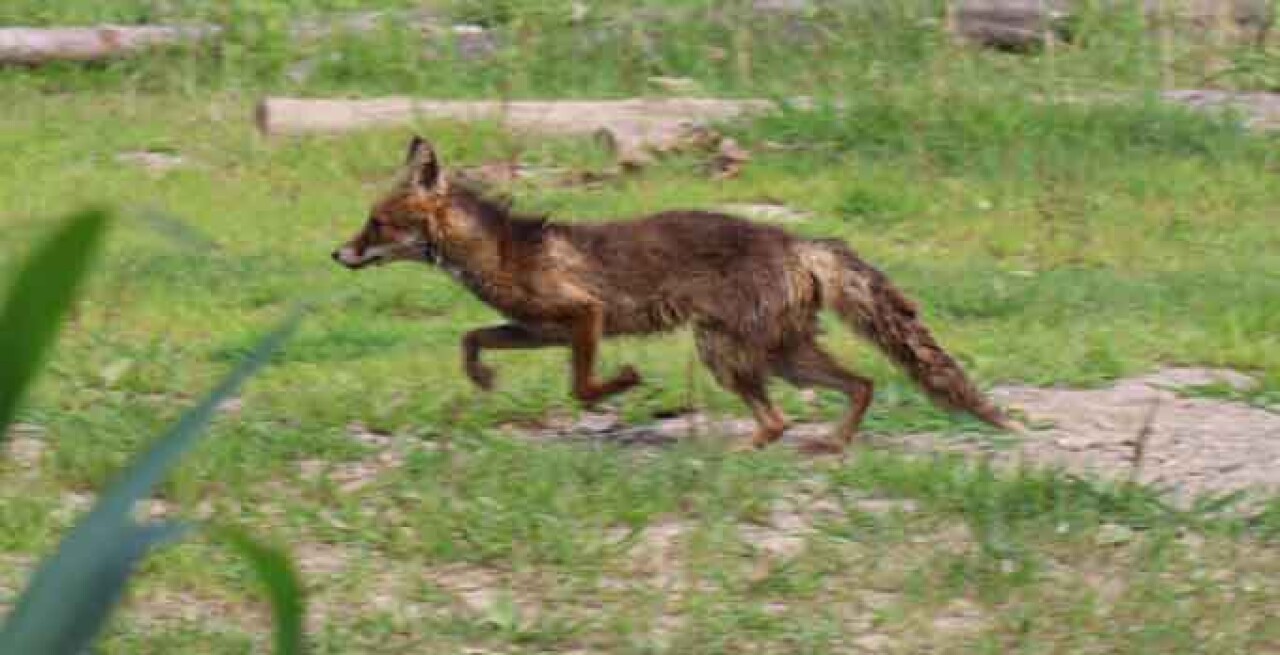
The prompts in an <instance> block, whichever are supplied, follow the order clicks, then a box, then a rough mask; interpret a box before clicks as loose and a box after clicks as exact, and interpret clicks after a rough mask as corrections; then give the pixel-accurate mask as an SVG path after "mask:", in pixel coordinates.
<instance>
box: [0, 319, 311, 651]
mask: <svg viewBox="0 0 1280 655" xmlns="http://www.w3.org/2000/svg"><path fill="white" fill-rule="evenodd" d="M301 317H302V312H301V311H295V312H294V313H293V314H291V315H290V316H289V317H288V318H287V319H286V320H285V321H284V322H283V323H282V324H281V325H280V327H278V328H277V329H276V330H275V331H274V332H272V333H271V334H269V335H268V336H267V337H266V338H264V339H263V340H262V341H261V342H260V343H259V344H258V346H257V347H256V348H255V349H254V350H253V352H252V353H250V355H249V356H248V357H247V358H246V359H245V360H244V361H243V362H241V363H240V365H239V366H237V367H236V368H235V370H234V371H232V372H231V374H230V375H228V376H227V377H226V379H224V380H223V382H222V383H221V384H219V385H218V387H217V388H216V389H214V390H213V392H212V393H210V394H209V395H208V396H206V397H205V399H204V400H203V401H201V403H200V404H199V405H197V406H196V407H194V408H192V409H191V410H189V411H188V412H187V413H186V414H184V415H183V417H182V419H181V420H179V421H178V423H177V425H175V426H174V427H173V428H172V429H171V430H170V431H169V432H168V433H167V434H166V435H165V436H163V437H162V438H161V439H160V440H159V441H157V442H156V443H155V444H154V445H153V446H152V447H151V449H150V450H149V451H148V452H147V453H145V454H144V455H142V456H141V457H140V458H138V459H137V460H135V462H134V463H133V464H132V465H131V466H130V467H129V469H128V470H127V471H125V473H124V474H123V475H122V476H121V477H120V478H119V479H118V480H117V481H116V482H115V484H114V485H113V486H112V487H111V488H110V489H109V490H108V491H107V492H106V493H105V494H104V495H103V496H102V498H101V499H100V500H99V501H98V503H97V504H96V505H95V506H94V508H93V509H92V510H91V511H90V512H89V514H88V516H86V517H85V518H84V519H82V520H81V521H80V522H79V523H78V524H77V525H76V527H75V528H74V529H73V530H72V532H71V534H70V535H68V536H67V537H66V538H65V539H64V540H63V542H62V544H61V546H60V547H59V548H58V551H57V552H56V553H55V554H54V555H53V556H52V557H50V558H49V559H46V560H45V562H44V563H43V564H41V566H40V568H39V569H38V570H37V571H36V573H35V575H34V576H33V577H32V580H31V583H30V585H29V586H28V587H27V590H26V592H24V593H23V595H22V597H21V598H19V600H18V603H17V606H16V607H15V608H14V610H13V613H12V614H10V616H9V619H8V621H7V622H6V623H5V625H4V627H3V629H0V653H5V654H8V653H14V654H17V653H23V654H26V653H32V654H34V653H40V654H41V655H78V654H79V653H81V652H82V651H83V650H84V649H85V648H86V647H87V646H88V645H89V643H90V642H91V641H92V639H93V637H94V636H95V635H96V634H97V633H98V631H99V630H101V628H102V626H103V624H104V622H105V621H106V618H107V616H108V615H109V614H110V611H111V609H112V607H113V605H114V604H115V602H116V601H117V600H118V599H119V596H120V594H121V592H122V591H123V590H124V585H125V582H126V581H127V579H128V576H129V573H130V572H131V571H132V570H133V566H134V564H136V562H137V561H138V559H140V558H141V557H142V556H143V555H144V554H146V551H147V550H148V548H149V547H151V546H152V545H154V544H157V543H162V542H165V541H169V540H172V539H173V538H176V537H177V536H178V535H180V534H181V532H182V531H183V529H179V527H177V526H176V525H175V524H164V525H160V526H146V527H139V526H138V525H137V524H135V523H134V522H133V519H132V517H131V515H130V512H131V510H132V509H133V505H134V503H135V502H136V501H138V500H139V499H141V498H143V497H145V496H147V495H148V494H149V493H150V492H151V489H152V488H153V487H154V486H155V485H156V483H158V482H159V481H160V480H161V478H162V477H163V476H164V474H165V473H166V472H167V471H168V470H169V468H171V467H172V466H173V465H174V464H175V463H176V462H177V460H178V458H179V457H181V456H182V454H183V453H184V452H186V450H187V449H188V448H190V447H191V445H192V444H193V443H195V440H196V439H197V438H198V437H199V436H200V434H201V433H202V432H203V431H204V429H205V427H207V426H208V424H209V422H210V420H211V419H212V418H213V416H214V414H215V412H216V409H217V407H218V405H219V404H220V403H221V402H222V401H223V400H225V399H226V398H228V397H230V396H232V395H234V394H235V392H236V391H237V390H238V389H239V388H240V385H242V384H243V383H244V382H245V380H247V379H248V378H249V377H250V376H251V375H253V374H254V373H255V372H257V370H258V369H259V368H261V367H262V366H263V365H264V364H265V363H266V362H267V361H268V359H269V358H270V357H271V354H272V352H274V351H275V350H276V349H277V348H279V347H280V345H281V344H282V343H283V342H284V340H285V339H287V338H288V337H289V335H290V334H291V333H292V332H293V331H294V329H296V328H297V325H298V322H299V320H301ZM259 568H260V567H259ZM295 623H296V619H295ZM283 652H296V651H283Z"/></svg>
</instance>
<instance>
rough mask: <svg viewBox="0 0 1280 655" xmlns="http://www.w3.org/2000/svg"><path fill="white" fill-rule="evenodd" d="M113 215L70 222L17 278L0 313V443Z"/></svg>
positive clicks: (93, 214)
mask: <svg viewBox="0 0 1280 655" xmlns="http://www.w3.org/2000/svg"><path fill="white" fill-rule="evenodd" d="M107 220H108V215H107V212H105V211H103V210H96V209H94V210H88V211H84V212H81V213H79V214H75V215H73V216H71V217H70V218H68V219H67V220H66V221H65V222H64V223H63V224H62V226H61V227H59V228H58V230H57V231H56V232H55V233H54V234H53V236H51V237H49V238H48V239H46V240H45V241H44V243H42V244H40V245H39V246H38V247H37V248H36V250H35V252H34V253H32V254H31V256H30V257H29V258H28V259H27V261H26V263H25V264H24V265H23V267H22V269H21V270H19V271H18V274H17V277H15V278H14V282H13V286H12V287H10V289H9V293H8V294H6V296H5V301H4V307H3V308H0V443H3V442H4V440H5V438H6V434H7V432H6V430H5V428H7V427H8V425H9V423H10V422H12V421H13V417H14V414H15V413H16V412H17V410H18V402H19V401H20V400H21V399H22V395H23V392H24V391H25V390H26V388H27V386H28V385H29V384H30V383H31V380H32V379H33V378H34V377H35V373H36V370H37V369H38V368H39V366H40V363H41V362H42V361H44V357H45V354H46V352H47V351H48V349H49V346H50V345H51V344H52V343H53V338H54V336H55V335H56V334H57V333H58V328H59V327H61V325H62V318H63V316H64V315H65V314H66V313H67V309H68V308H69V307H71V301H72V300H73V299H74V298H75V294H76V290H77V289H78V288H79V287H80V283H81V281H82V280H83V279H84V274H85V271H86V270H88V268H89V264H90V263H91V262H92V261H93V257H94V254H95V252H96V251H97V250H98V247H99V245H100V244H101V242H102V236H103V233H104V232H105V230H106V225H107Z"/></svg>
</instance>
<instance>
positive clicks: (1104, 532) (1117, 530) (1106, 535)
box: [1094, 523, 1134, 546]
mask: <svg viewBox="0 0 1280 655" xmlns="http://www.w3.org/2000/svg"><path fill="white" fill-rule="evenodd" d="M1133 536H1134V532H1133V528H1130V527H1128V526H1124V525H1119V524H1116V523H1105V524H1103V525H1102V527H1100V528H1098V534H1097V536H1096V537H1094V542H1095V543H1097V544H1098V545H1099V546H1119V545H1123V544H1127V543H1129V542H1130V541H1133Z"/></svg>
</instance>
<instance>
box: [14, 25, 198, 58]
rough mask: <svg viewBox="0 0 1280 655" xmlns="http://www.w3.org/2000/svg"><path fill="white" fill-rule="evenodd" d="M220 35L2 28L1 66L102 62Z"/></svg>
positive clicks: (144, 28)
mask: <svg viewBox="0 0 1280 655" xmlns="http://www.w3.org/2000/svg"><path fill="white" fill-rule="evenodd" d="M220 31H221V30H220V29H219V28H218V27H216V26H214V25H184V26H176V25H168V26H162V25H136V26H125V25H100V26H97V27H53V28H38V27H0V63H6V64H28V65H35V64H43V63H47V62H50V61H103V60H107V59H114V58H117V57H124V56H129V55H133V54H136V53H138V52H141V51H144V50H151V49H155V48H161V47H172V46H178V45H193V44H197V43H200V42H201V41H204V40H206V39H209V38H211V37H214V36H216V35H217V34H218V33H219V32H220Z"/></svg>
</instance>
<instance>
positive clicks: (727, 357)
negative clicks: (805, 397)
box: [694, 328, 787, 450]
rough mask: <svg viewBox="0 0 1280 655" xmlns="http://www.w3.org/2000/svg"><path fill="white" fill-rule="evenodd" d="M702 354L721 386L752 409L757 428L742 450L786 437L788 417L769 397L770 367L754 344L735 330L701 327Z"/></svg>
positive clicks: (700, 351)
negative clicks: (737, 334) (729, 331)
mask: <svg viewBox="0 0 1280 655" xmlns="http://www.w3.org/2000/svg"><path fill="white" fill-rule="evenodd" d="M694 336H695V339H696V341H697V346H698V357H699V358H700V359H701V360H702V363H703V364H705V365H706V366H707V368H708V369H710V370H711V374H712V375H713V376H714V377H715V379H716V381H717V382H719V383H720V386H722V387H724V388H726V389H728V390H729V391H732V392H734V393H735V394H737V395H738V397H739V398H741V399H742V400H743V402H745V403H746V404H747V407H749V408H750V409H751V414H752V415H753V416H754V417H755V420H756V430H755V433H754V434H753V435H752V436H751V439H750V441H748V442H746V443H744V444H742V445H741V446H740V447H739V448H738V449H739V450H748V449H758V448H764V447H765V446H768V445H769V444H771V443H773V442H775V441H777V440H778V439H779V438H780V437H782V433H783V431H785V430H786V428H787V419H786V417H785V416H784V415H783V414H782V411H781V410H779V409H778V407H777V406H776V405H774V404H773V401H771V400H770V399H769V391H768V381H769V376H770V372H769V367H768V365H767V363H766V362H765V361H764V360H763V358H762V357H761V353H758V352H755V350H754V349H752V348H751V346H750V344H748V343H746V342H744V341H743V340H742V339H740V338H738V337H735V336H733V335H731V334H728V333H725V332H720V331H716V330H712V329H706V328H700V329H698V330H697V331H696V332H695V335H694Z"/></svg>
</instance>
